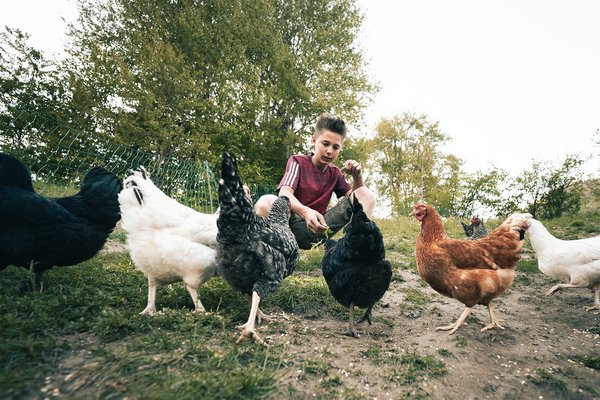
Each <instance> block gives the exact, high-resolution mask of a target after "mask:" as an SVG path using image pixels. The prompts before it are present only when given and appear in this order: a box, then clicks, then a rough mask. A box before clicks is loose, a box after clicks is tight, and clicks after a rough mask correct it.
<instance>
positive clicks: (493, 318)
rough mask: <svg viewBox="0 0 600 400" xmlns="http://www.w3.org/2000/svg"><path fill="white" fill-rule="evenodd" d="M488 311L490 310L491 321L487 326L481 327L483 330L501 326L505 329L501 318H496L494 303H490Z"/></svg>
mask: <svg viewBox="0 0 600 400" xmlns="http://www.w3.org/2000/svg"><path fill="white" fill-rule="evenodd" d="M487 308H488V311H489V312H490V321H491V322H490V323H489V324H487V325H486V326H484V327H483V328H481V332H485V331H487V330H488V329H492V328H500V329H504V327H503V326H502V325H500V321H501V320H500V319H498V318H496V314H494V309H493V308H492V303H489V304H488V305H487Z"/></svg>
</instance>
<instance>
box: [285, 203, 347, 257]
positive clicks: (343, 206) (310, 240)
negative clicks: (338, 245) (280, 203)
mask: <svg viewBox="0 0 600 400" xmlns="http://www.w3.org/2000/svg"><path fill="white" fill-rule="evenodd" d="M323 217H324V218H325V222H327V226H329V229H331V231H332V233H329V237H331V236H333V235H334V234H335V233H337V232H338V231H339V230H340V229H342V228H343V227H344V226H346V224H347V223H348V222H350V218H351V217H352V205H351V204H350V201H349V200H348V198H347V197H345V196H344V197H342V198H341V199H340V201H338V202H337V204H336V205H335V206H333V207H331V208H330V209H329V210H327V211H326V212H325V214H323ZM290 228H291V229H292V232H293V233H294V236H296V241H298V246H299V247H300V248H301V249H305V250H307V249H310V248H312V247H313V245H314V244H315V243H319V242H320V241H323V242H324V241H325V240H326V239H327V237H326V236H325V234H316V233H313V232H311V231H310V229H308V226H307V225H306V221H305V220H304V219H303V218H302V217H301V216H299V215H298V214H294V213H292V216H291V218H290Z"/></svg>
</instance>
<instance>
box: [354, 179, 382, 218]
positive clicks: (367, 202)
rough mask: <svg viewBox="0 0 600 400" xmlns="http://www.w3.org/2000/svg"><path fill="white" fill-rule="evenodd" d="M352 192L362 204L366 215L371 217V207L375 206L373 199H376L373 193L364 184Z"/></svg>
mask: <svg viewBox="0 0 600 400" xmlns="http://www.w3.org/2000/svg"><path fill="white" fill-rule="evenodd" d="M353 194H354V195H355V196H356V197H357V198H358V201H360V204H361V205H362V206H363V209H364V211H365V213H366V214H367V217H369V218H371V217H372V215H373V209H374V208H375V201H376V200H377V198H376V196H375V193H373V191H371V189H369V188H368V187H366V186H361V187H359V188H358V189H356V190H354V191H353Z"/></svg>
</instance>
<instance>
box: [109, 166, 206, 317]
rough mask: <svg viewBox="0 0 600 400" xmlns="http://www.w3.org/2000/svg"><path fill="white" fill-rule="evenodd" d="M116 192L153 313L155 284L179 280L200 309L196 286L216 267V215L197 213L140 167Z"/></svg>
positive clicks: (198, 310) (149, 311)
mask: <svg viewBox="0 0 600 400" xmlns="http://www.w3.org/2000/svg"><path fill="white" fill-rule="evenodd" d="M124 184H125V189H123V190H122V191H121V193H120V194H119V203H120V206H121V215H122V218H123V229H124V230H125V231H126V232H127V247H128V249H129V252H130V254H131V259H132V260H133V262H134V264H135V265H136V267H137V268H139V269H140V270H141V271H142V272H143V273H144V274H145V275H146V277H147V278H148V304H147V306H146V308H145V309H144V310H143V311H142V312H141V314H145V315H154V314H156V289H157V288H158V287H160V286H163V285H166V284H170V283H173V282H180V281H183V282H184V283H185V285H186V288H187V291H188V292H189V294H190V296H191V297H192V302H193V303H194V312H195V313H203V312H205V311H206V310H205V308H204V305H203V304H202V301H201V300H200V298H199V297H198V288H199V287H200V286H201V285H202V284H203V283H205V282H206V281H207V280H209V279H210V278H211V277H212V276H214V274H215V272H216V270H217V215H216V214H202V213H199V212H197V211H195V210H193V209H191V208H189V207H187V206H184V205H183V204H180V203H178V202H177V201H175V200H174V199H172V198H170V197H169V196H167V195H166V194H164V193H163V192H162V191H161V190H160V189H159V188H157V187H156V186H155V185H154V183H153V182H152V180H151V179H150V176H149V174H148V172H146V170H145V169H144V168H143V167H141V168H139V169H138V170H137V171H134V172H132V173H131V175H130V176H129V177H127V178H126V179H125V181H124Z"/></svg>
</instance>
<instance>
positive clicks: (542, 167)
mask: <svg viewBox="0 0 600 400" xmlns="http://www.w3.org/2000/svg"><path fill="white" fill-rule="evenodd" d="M582 163H583V160H582V159H581V158H580V157H579V156H576V155H567V156H566V158H565V160H564V161H563V163H562V164H561V165H560V166H558V167H554V166H552V164H551V163H550V162H548V161H537V160H533V161H532V164H531V169H529V170H525V171H523V172H522V173H521V175H520V176H518V177H517V178H516V187H515V189H516V193H515V196H517V197H519V198H520V199H522V200H523V201H524V202H525V204H526V209H527V211H528V212H529V213H531V214H532V215H533V216H534V218H535V217H538V216H539V217H541V218H554V217H558V216H560V215H562V214H565V213H575V212H577V211H578V210H579V207H580V205H581V196H582V186H581V171H580V170H579V167H580V166H581V165H582Z"/></svg>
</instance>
